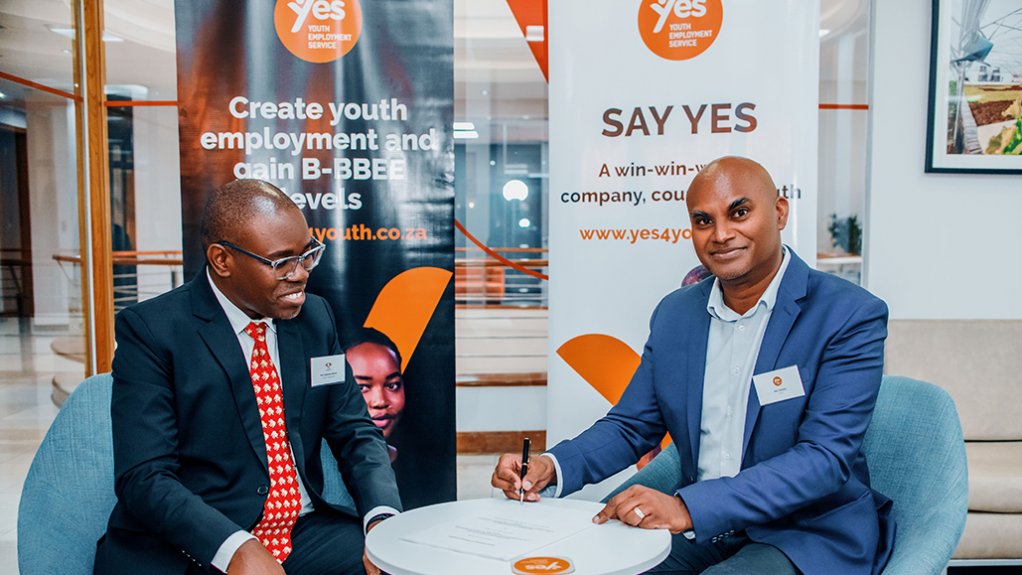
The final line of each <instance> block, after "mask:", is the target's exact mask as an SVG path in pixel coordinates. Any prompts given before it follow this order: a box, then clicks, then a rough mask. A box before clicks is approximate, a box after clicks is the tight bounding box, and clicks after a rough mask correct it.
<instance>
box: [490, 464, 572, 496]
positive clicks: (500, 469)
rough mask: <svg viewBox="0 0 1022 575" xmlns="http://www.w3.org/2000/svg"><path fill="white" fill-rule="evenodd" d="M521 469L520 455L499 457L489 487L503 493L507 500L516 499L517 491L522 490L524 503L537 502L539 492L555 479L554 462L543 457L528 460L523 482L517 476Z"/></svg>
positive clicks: (518, 493)
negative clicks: (526, 473) (523, 490)
mask: <svg viewBox="0 0 1022 575" xmlns="http://www.w3.org/2000/svg"><path fill="white" fill-rule="evenodd" d="M521 469H522V457H521V455H515V454H514V453H505V454H504V455H501V456H500V460H499V461H497V468H496V469H494V470H493V477H491V478H490V485H493V486H494V487H496V488H497V489H500V490H501V491H503V492H504V495H506V496H507V498H508V499H518V498H519V495H520V492H519V490H520V489H523V488H524V489H525V500H526V501H539V492H540V491H542V490H543V488H544V487H546V486H547V485H550V484H551V483H553V482H554V481H555V480H556V479H557V469H556V468H555V467H554V462H553V461H552V460H551V459H550V458H549V457H546V456H543V455H539V456H536V457H531V458H529V473H528V475H526V476H525V481H524V482H523V481H522V480H521V478H519V476H518V475H519V473H521Z"/></svg>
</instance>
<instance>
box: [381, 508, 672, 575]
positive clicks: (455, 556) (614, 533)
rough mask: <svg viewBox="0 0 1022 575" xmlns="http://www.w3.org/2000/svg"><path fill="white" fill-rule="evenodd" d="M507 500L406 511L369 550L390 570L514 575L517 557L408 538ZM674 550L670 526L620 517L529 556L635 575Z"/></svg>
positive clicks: (423, 574)
mask: <svg viewBox="0 0 1022 575" xmlns="http://www.w3.org/2000/svg"><path fill="white" fill-rule="evenodd" d="M508 503H509V502H508V501H506V500H502V499H472V500H467V501H454V502H451V503H441V504H438V505H430V506H428V507H420V508H419V509H414V510H412V511H406V512H404V513H401V514H400V515H396V516H394V517H391V518H390V519H387V520H386V521H384V522H382V523H380V524H379V525H377V526H376V527H375V528H374V529H373V530H372V531H370V532H369V535H368V536H367V537H366V552H367V554H368V556H369V559H370V560H371V561H372V562H373V563H374V564H376V565H377V566H379V567H380V568H381V569H383V570H384V571H385V572H387V573H390V574H391V575H510V574H511V573H512V568H511V565H512V563H513V562H514V560H511V561H504V560H499V559H493V558H488V557H482V556H479V555H470V554H467V553H460V552H458V551H453V550H448V549H443V548H440V547H433V546H430V545H425V544H422V543H415V542H412V541H408V540H406V539H405V538H406V537H414V536H415V535H417V534H421V533H423V532H424V531H427V530H429V529H430V528H432V527H436V526H438V525H441V524H444V523H448V522H452V521H457V520H464V519H469V518H472V517H476V516H480V515H487V516H499V514H500V513H501V509H502V506H506V505H507V504H508ZM512 503H513V504H515V505H519V504H518V503H517V502H512ZM524 505H530V506H535V508H536V509H537V510H542V511H546V510H552V509H553V508H555V507H557V506H567V507H568V508H573V509H579V510H584V511H586V512H587V513H588V515H589V516H590V517H591V516H592V515H596V513H597V512H598V511H599V510H600V509H602V507H603V506H602V505H601V504H599V503H594V502H591V501H579V500H570V499H544V500H542V501H541V502H539V503H525V504H524ZM503 508H504V509H506V507H503ZM540 516H541V515H540ZM580 527H581V526H580ZM586 527H589V526H588V525H587V526H586ZM670 551H671V536H670V533H668V532H667V531H666V530H652V529H637V528H635V527H631V526H628V525H625V524H624V523H621V522H619V521H616V520H615V521H608V522H607V523H605V524H603V525H595V526H592V527H590V528H587V529H584V530H582V531H580V532H578V533H576V534H574V535H570V536H568V537H566V538H564V539H561V540H559V541H555V542H553V543H551V544H549V545H547V546H546V547H542V548H540V549H536V550H534V551H530V552H529V553H527V554H526V556H537V555H544V556H556V557H566V558H568V559H570V560H571V561H572V563H573V564H574V566H575V574H576V575H635V574H637V573H642V572H644V571H646V570H647V569H650V568H652V567H654V566H656V565H658V564H659V563H660V562H661V561H663V560H664V558H666V557H667V554H668V553H670Z"/></svg>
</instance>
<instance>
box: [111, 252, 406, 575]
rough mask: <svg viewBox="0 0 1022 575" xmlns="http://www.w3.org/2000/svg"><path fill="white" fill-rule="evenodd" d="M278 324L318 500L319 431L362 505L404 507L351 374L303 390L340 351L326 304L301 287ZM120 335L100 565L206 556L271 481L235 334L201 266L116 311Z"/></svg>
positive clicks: (251, 519) (305, 463)
mask: <svg viewBox="0 0 1022 575" xmlns="http://www.w3.org/2000/svg"><path fill="white" fill-rule="evenodd" d="M274 323H275V325H276V328H277V347H278V351H279V358H280V372H281V373H280V375H281V380H282V382H283V393H284V414H285V417H286V420H287V427H288V432H289V435H290V440H291V447H292V449H293V450H294V454H295V460H296V463H297V471H298V473H299V475H300V476H301V479H302V482H303V483H304V485H305V487H306V490H307V491H308V493H309V496H310V498H311V499H312V502H313V505H314V507H316V508H317V509H323V508H326V507H328V506H329V504H328V503H327V502H325V501H324V500H323V498H322V496H321V493H322V489H323V469H322V465H321V460H320V455H319V452H320V445H321V442H322V440H323V439H324V438H326V439H327V441H328V442H329V445H330V447H331V449H332V451H333V453H334V456H335V457H336V458H337V461H338V462H339V464H340V469H341V472H342V475H343V477H344V481H345V483H346V485H347V487H348V488H349V490H350V491H351V494H352V496H353V498H354V500H355V503H356V506H357V508H358V512H359V513H360V514H364V513H366V512H368V511H369V510H370V509H372V508H374V507H376V506H378V505H389V506H391V507H394V508H396V509H400V508H401V502H400V499H399V497H398V492H397V487H396V484H395V482H394V474H393V471H392V470H391V467H390V460H389V457H388V455H387V447H386V443H385V442H384V440H383V435H382V434H381V433H380V431H379V430H378V429H377V428H376V427H375V426H374V425H373V423H372V421H371V420H370V419H369V416H368V414H367V412H366V406H365V401H364V400H363V399H362V396H361V394H360V393H359V391H358V387H357V386H356V385H355V384H354V379H353V378H352V377H351V373H350V370H348V374H347V377H346V380H345V382H344V383H343V384H336V385H322V386H316V387H311V386H310V383H309V382H310V379H309V378H310V358H312V357H318V356H324V355H333V354H337V353H341V347H340V345H339V343H338V339H337V329H336V325H335V322H334V317H333V313H332V312H331V310H330V307H329V306H328V305H327V303H326V301H324V300H323V299H322V298H319V297H317V296H314V295H311V294H307V298H306V302H305V306H304V307H303V308H302V311H301V313H300V314H299V315H298V317H296V318H294V319H292V320H288V321H279V320H278V321H276V322H274ZM116 336H117V351H116V354H115V356H114V363H113V378H114V385H113V404H112V409H111V411H112V416H113V438H114V467H115V474H116V491H117V500H118V501H117V505H116V506H115V507H114V510H113V512H112V513H111V515H110V521H109V524H108V528H107V533H106V535H105V536H104V538H103V539H101V540H100V542H99V546H98V549H97V553H96V573H97V574H107V573H110V574H121V573H123V574H125V575H127V574H129V573H130V574H136V573H146V574H147V575H148V574H168V575H170V574H180V573H184V572H185V571H186V570H187V569H188V565H189V563H190V562H191V561H194V562H196V563H200V564H202V565H208V564H209V562H210V561H211V560H212V559H213V556H214V554H215V553H216V551H217V549H218V548H219V547H220V545H221V544H222V543H223V542H224V540H225V539H227V537H228V536H229V535H231V534H232V533H234V532H236V531H238V530H239V529H245V530H251V529H252V528H253V527H254V526H255V525H256V523H257V522H258V520H259V518H260V516H261V514H262V511H263V503H264V501H265V499H266V496H267V493H268V487H269V472H268V471H267V466H266V448H265V444H264V440H263V435H262V428H261V424H260V421H259V412H258V409H257V407H256V400H255V392H254V391H253V389H252V382H251V379H250V377H249V370H248V365H247V362H246V360H245V357H244V354H243V352H242V350H241V346H240V345H239V343H238V339H237V336H236V335H235V334H234V332H233V330H232V329H231V325H230V323H229V322H228V320H227V316H226V315H225V314H224V311H223V309H222V308H221V307H220V304H219V302H218V301H217V300H216V296H215V295H214V293H213V290H212V288H211V287H210V285H209V281H208V280H207V278H206V273H205V272H202V273H200V274H199V276H197V277H196V278H195V279H194V280H192V281H191V282H189V283H187V284H185V285H184V286H182V287H180V288H178V289H175V290H173V291H171V292H169V293H166V294H164V295H161V296H159V297H157V298H155V299H152V300H149V301H146V302H143V303H140V304H138V305H135V306H132V307H129V308H127V309H125V310H124V311H122V312H120V314H118V316H117V320H116ZM336 510H337V511H340V512H343V510H341V509H336ZM353 552H359V553H361V549H359V550H353Z"/></svg>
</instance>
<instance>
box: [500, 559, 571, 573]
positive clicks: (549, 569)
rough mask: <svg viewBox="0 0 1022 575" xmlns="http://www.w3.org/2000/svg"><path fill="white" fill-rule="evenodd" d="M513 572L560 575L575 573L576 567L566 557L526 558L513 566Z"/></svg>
mask: <svg viewBox="0 0 1022 575" xmlns="http://www.w3.org/2000/svg"><path fill="white" fill-rule="evenodd" d="M511 570H512V571H514V572H515V573H516V574H517V575H532V574H533V573H549V574H550V575H560V574H562V573H574V572H575V565H573V564H572V562H571V560H570V559H566V558H564V557H526V558H524V559H519V560H518V561H515V562H514V564H513V565H511Z"/></svg>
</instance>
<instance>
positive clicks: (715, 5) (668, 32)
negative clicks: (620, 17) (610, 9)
mask: <svg viewBox="0 0 1022 575" xmlns="http://www.w3.org/2000/svg"><path fill="white" fill-rule="evenodd" d="M721 2H722V0H641V2H640V3H639V19H638V20H639V35H640V36H641V37H642V41H643V42H644V43H645V44H646V47H647V48H649V49H650V51H652V52H653V53H654V54H656V55H657V56H660V57H661V58H665V59H667V60H688V59H691V58H695V57H696V56H698V55H700V54H702V53H703V52H705V51H706V49H707V48H709V47H710V45H712V44H713V42H714V41H716V39H717V36H718V35H719V34H720V27H721V23H722V22H723V20H724V8H723V6H722V5H721Z"/></svg>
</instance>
